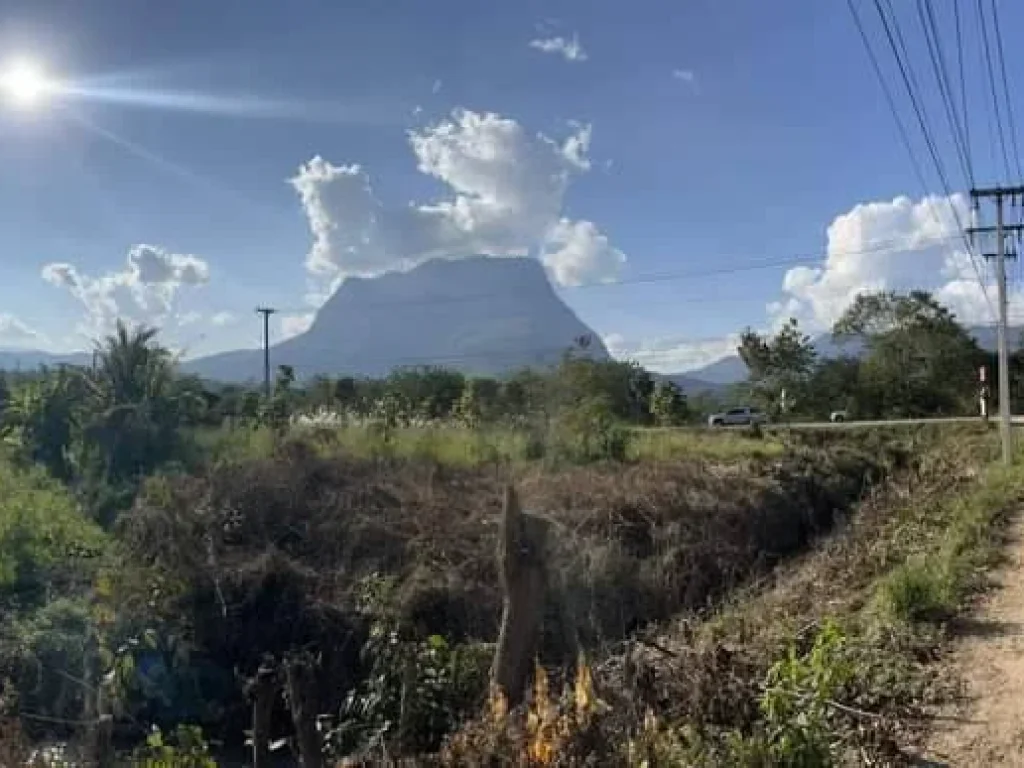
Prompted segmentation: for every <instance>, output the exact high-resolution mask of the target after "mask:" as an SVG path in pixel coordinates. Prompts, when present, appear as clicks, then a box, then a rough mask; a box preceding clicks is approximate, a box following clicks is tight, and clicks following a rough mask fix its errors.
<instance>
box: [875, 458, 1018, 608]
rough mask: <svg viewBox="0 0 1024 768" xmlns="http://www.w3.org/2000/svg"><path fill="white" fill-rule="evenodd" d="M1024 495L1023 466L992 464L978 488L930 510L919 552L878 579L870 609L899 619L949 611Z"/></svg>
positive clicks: (972, 584)
mask: <svg viewBox="0 0 1024 768" xmlns="http://www.w3.org/2000/svg"><path fill="white" fill-rule="evenodd" d="M1019 460H1020V457H1019V458H1018V461H1019ZM1022 499H1024V469H1022V468H1021V467H1019V466H1016V467H1002V466H992V467H990V468H989V469H987V470H986V472H985V474H984V476H983V477H982V479H981V482H980V483H979V484H978V485H977V486H976V487H974V488H972V489H970V490H969V491H966V492H964V493H963V494H961V495H959V496H955V497H953V498H951V499H949V500H948V501H946V502H945V503H943V504H940V505H939V506H938V507H937V508H935V509H933V510H930V514H928V515H927V519H928V528H929V531H927V532H926V535H924V536H922V537H921V545H920V551H918V552H917V553H915V554H914V555H912V556H911V557H909V558H908V559H907V560H906V561H905V562H903V563H902V564H900V565H899V566H897V567H896V568H895V569H893V570H892V572H890V573H889V574H888V575H887V576H886V577H885V578H884V579H882V581H881V582H880V583H879V586H878V589H877V592H876V595H875V601H874V608H875V609H876V610H877V611H879V612H880V614H881V615H882V616H883V617H885V618H888V619H890V620H897V621H903V622H914V621H924V620H931V619H943V618H947V617H949V616H951V615H953V614H954V613H955V612H956V611H957V609H958V608H959V607H960V606H961V605H962V603H963V601H964V599H965V597H966V596H967V595H968V594H969V593H970V592H971V591H973V590H974V589H976V588H977V586H978V584H979V579H980V574H981V573H982V571H983V570H984V568H985V567H986V566H990V565H991V564H992V563H993V561H994V558H995V557H996V556H997V554H998V552H999V547H1000V543H1001V541H1000V532H1001V530H1002V526H1001V525H1000V523H1001V522H1003V521H1005V519H1006V518H1007V516H1008V515H1009V514H1011V513H1012V512H1013V511H1014V509H1015V507H1016V506H1017V505H1019V503H1020V502H1021V500H1022Z"/></svg>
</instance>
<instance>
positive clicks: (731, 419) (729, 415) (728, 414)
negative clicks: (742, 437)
mask: <svg viewBox="0 0 1024 768" xmlns="http://www.w3.org/2000/svg"><path fill="white" fill-rule="evenodd" d="M766 423H768V414H766V413H765V412H764V411H762V410H761V409H759V408H752V407H750V406H749V405H744V406H742V407H740V408H730V409H729V410H728V411H724V412H722V413H713V414H711V415H710V416H708V426H709V427H751V426H753V425H754V424H766Z"/></svg>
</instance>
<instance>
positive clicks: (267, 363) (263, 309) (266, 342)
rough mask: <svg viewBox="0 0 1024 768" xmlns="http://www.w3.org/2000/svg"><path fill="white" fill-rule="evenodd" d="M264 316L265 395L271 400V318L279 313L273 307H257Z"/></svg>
mask: <svg viewBox="0 0 1024 768" xmlns="http://www.w3.org/2000/svg"><path fill="white" fill-rule="evenodd" d="M256 311H257V312H258V313H259V314H261V315H263V394H264V395H265V396H266V398H267V400H269V399H270V316H271V315H272V314H274V313H275V312H277V310H276V309H273V308H272V307H256Z"/></svg>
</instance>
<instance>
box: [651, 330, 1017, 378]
mask: <svg viewBox="0 0 1024 768" xmlns="http://www.w3.org/2000/svg"><path fill="white" fill-rule="evenodd" d="M1007 330H1008V337H1007V338H1008V339H1009V345H1010V350H1011V351H1013V350H1015V349H1019V348H1021V346H1022V341H1024V337H1022V333H1024V326H1017V327H1014V326H1010V327H1009V328H1008V329H1007ZM967 332H968V333H969V334H970V335H971V336H972V337H973V338H974V340H975V341H976V342H978V346H980V347H981V348H982V349H987V350H989V351H995V348H996V329H995V328H994V327H992V326H987V325H981V326H976V327H973V328H968V329H967ZM814 349H815V351H817V353H818V356H819V357H823V358H835V357H839V356H840V355H850V356H853V357H857V356H859V355H860V354H861V353H862V352H863V344H862V343H861V342H859V341H858V340H856V339H851V340H850V341H847V342H844V343H842V344H840V343H837V342H836V341H835V340H834V339H833V338H832V335H831V334H827V333H826V334H822V335H821V336H818V337H817V338H815V339H814ZM677 377H691V378H693V379H696V380H698V381H704V382H708V383H711V384H717V385H722V386H726V385H729V384H736V383H738V382H741V381H745V380H746V378H747V366H745V365H744V364H743V361H742V360H740V356H739V355H728V356H726V357H723V358H722V359H720V360H716V361H715V362H713V363H710V364H709V365H705V366H704V367H703V368H695V369H694V370H692V371H684V372H683V373H679V374H671V378H672V379H673V380H675V379H676V378H677Z"/></svg>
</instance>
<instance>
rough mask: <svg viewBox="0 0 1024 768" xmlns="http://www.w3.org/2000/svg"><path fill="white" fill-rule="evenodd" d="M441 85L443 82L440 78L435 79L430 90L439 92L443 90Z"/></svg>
mask: <svg viewBox="0 0 1024 768" xmlns="http://www.w3.org/2000/svg"><path fill="white" fill-rule="evenodd" d="M441 85H442V83H441V81H440V80H435V81H434V84H433V85H432V86H430V92H431V93H439V92H440V91H441Z"/></svg>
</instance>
